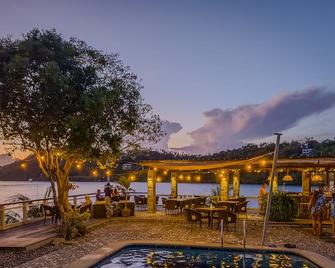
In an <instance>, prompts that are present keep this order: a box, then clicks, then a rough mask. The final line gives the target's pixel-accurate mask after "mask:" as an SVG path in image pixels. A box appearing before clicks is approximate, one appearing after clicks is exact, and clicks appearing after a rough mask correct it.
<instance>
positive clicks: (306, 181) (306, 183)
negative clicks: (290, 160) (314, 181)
mask: <svg viewBox="0 0 335 268" xmlns="http://www.w3.org/2000/svg"><path fill="white" fill-rule="evenodd" d="M301 182H302V195H304V196H309V195H310V192H311V182H310V178H309V175H308V174H307V172H306V171H302V172H301Z"/></svg>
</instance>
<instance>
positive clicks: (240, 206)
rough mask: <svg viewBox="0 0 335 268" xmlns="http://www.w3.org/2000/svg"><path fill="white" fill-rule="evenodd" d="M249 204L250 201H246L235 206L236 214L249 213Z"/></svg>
mask: <svg viewBox="0 0 335 268" xmlns="http://www.w3.org/2000/svg"><path fill="white" fill-rule="evenodd" d="M248 203H249V201H244V202H241V203H238V204H237V205H236V206H235V213H247V206H248Z"/></svg>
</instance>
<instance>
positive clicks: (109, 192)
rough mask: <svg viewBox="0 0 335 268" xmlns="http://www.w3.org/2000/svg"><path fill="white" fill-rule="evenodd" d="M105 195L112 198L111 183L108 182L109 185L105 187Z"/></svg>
mask: <svg viewBox="0 0 335 268" xmlns="http://www.w3.org/2000/svg"><path fill="white" fill-rule="evenodd" d="M104 193H105V196H106V197H109V198H111V195H112V188H111V185H110V183H109V182H107V184H106V185H105V189H104Z"/></svg>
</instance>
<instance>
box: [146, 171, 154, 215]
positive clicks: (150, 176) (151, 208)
mask: <svg viewBox="0 0 335 268" xmlns="http://www.w3.org/2000/svg"><path fill="white" fill-rule="evenodd" d="M148 212H149V213H156V171H155V170H152V169H150V170H148Z"/></svg>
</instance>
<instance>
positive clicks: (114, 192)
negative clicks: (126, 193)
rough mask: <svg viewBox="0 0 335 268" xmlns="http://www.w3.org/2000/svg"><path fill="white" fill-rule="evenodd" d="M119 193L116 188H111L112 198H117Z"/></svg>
mask: <svg viewBox="0 0 335 268" xmlns="http://www.w3.org/2000/svg"><path fill="white" fill-rule="evenodd" d="M119 195H120V194H119V191H118V190H117V189H116V187H114V188H112V196H119Z"/></svg>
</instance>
